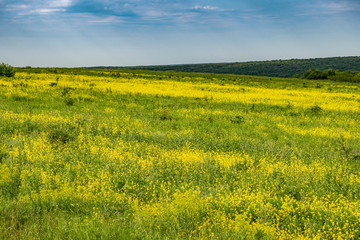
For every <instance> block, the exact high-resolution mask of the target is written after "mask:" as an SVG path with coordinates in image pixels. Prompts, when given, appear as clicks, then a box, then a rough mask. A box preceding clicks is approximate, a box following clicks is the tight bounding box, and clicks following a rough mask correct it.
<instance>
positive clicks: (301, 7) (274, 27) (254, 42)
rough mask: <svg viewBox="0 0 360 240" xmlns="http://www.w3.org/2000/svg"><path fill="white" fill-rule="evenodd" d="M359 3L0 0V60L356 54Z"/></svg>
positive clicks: (110, 61)
mask: <svg viewBox="0 0 360 240" xmlns="http://www.w3.org/2000/svg"><path fill="white" fill-rule="evenodd" d="M359 23H360V0H330V1H325V0H301V1H300V0H299V1H295V0H272V1H270V0H236V1H235V0H223V1H220V0H210V1H205V0H173V1H170V0H148V1H146V0H114V1H110V0H106V1H98V0H58V1H55V0H0V62H6V63H9V64H11V65H13V66H34V67H35V66H39V67H40V66H41V67H79V66H99V65H101V66H131V65H157V64H180V63H206V62H233V61H255V60H271V59H291V58H314V57H331V56H360V27H359V26H360V25H359Z"/></svg>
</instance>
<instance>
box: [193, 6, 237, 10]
mask: <svg viewBox="0 0 360 240" xmlns="http://www.w3.org/2000/svg"><path fill="white" fill-rule="evenodd" d="M192 9H193V10H205V11H221V12H225V11H233V9H223V8H220V7H217V6H209V5H207V6H200V5H195V6H194V7H193V8H192Z"/></svg>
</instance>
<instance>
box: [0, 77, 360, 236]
mask: <svg viewBox="0 0 360 240" xmlns="http://www.w3.org/2000/svg"><path fill="white" fill-rule="evenodd" d="M123 75H124V77H123V78H116V79H114V78H111V77H109V76H104V77H95V76H91V77H90V76H82V75H78V76H73V75H51V74H26V73H17V77H16V80H14V81H18V82H19V81H23V82H26V84H27V87H26V88H25V87H14V86H13V84H11V82H10V81H9V80H6V79H4V78H3V79H0V85H1V86H2V90H1V92H0V93H1V98H3V99H11V98H12V97H14V98H17V99H25V102H26V101H32V99H35V98H37V97H41V96H43V97H44V99H45V101H46V99H47V98H51V96H52V95H54V90H53V89H54V87H52V86H51V84H50V83H52V82H54V81H55V78H58V86H57V87H58V88H61V87H68V88H71V89H74V93H73V95H72V97H73V98H75V99H79V101H80V100H84V99H85V100H86V101H87V100H88V101H90V102H94V101H95V102H96V101H105V100H101V99H100V98H99V97H97V96H96V94H94V93H103V94H106V93H107V92H109V89H111V93H112V94H118V95H125V94H128V95H130V96H132V95H136V94H138V95H140V96H150V97H154V98H155V97H183V98H200V99H208V100H209V104H219V103H230V102H231V103H234V102H235V103H236V102H239V103H249V104H252V103H263V104H269V105H279V106H286V105H287V104H289V102H290V103H291V104H292V105H293V106H294V107H299V108H308V107H310V106H314V105H318V106H321V108H322V109H324V110H331V111H339V112H350V113H356V112H359V104H360V101H359V100H360V95H359V94H354V93H336V92H326V91H322V90H314V89H305V90H304V89H301V90H288V89H280V90H279V89H271V88H269V89H266V88H257V87H246V86H232V85H225V86H222V85H218V84H210V83H206V84H205V83H201V82H197V83H190V82H177V81H170V80H166V81H163V80H147V79H142V78H127V75H126V74H125V73H123ZM40 104H41V105H42V106H45V105H46V102H43V103H40ZM124 108H125V109H127V111H144V109H145V107H144V106H143V105H141V104H139V103H135V102H128V103H126V104H125V105H124ZM92 110H93V109H92V108H91V109H90V107H89V106H81V107H79V109H78V112H77V113H75V114H69V115H66V114H64V112H63V111H60V110H56V109H54V110H49V109H45V110H43V111H41V112H36V113H32V112H29V111H26V112H22V111H21V110H19V111H15V110H9V109H6V108H5V107H2V108H1V109H0V121H1V124H2V125H3V126H5V125H11V124H14V123H16V124H17V126H20V125H23V124H26V122H30V123H31V124H34V125H35V127H36V126H37V127H39V126H40V127H39V128H40V129H39V130H38V132H35V133H31V134H25V133H24V132H22V131H21V129H18V128H16V127H15V128H14V129H13V132H11V133H9V134H7V135H5V136H6V137H4V139H5V138H6V141H5V140H4V139H1V138H0V144H1V145H0V148H1V149H2V150H1V151H0V154H1V153H5V152H6V154H7V156H5V155H4V156H3V157H2V158H1V159H2V162H1V163H0V190H1V191H0V193H1V198H2V201H6V199H10V198H11V199H16V200H15V201H18V202H19V203H21V204H28V205H36V204H38V205H40V206H42V207H44V208H48V209H50V210H49V211H51V209H61V210H68V209H72V210H73V211H76V209H82V208H86V209H88V211H89V212H90V215H92V216H94V218H101V216H98V214H99V210H98V208H99V207H100V208H101V207H104V206H107V205H109V206H112V208H114V209H117V210H118V211H119V214H123V215H124V216H126V217H127V218H128V219H129V220H128V221H131V225H132V226H134V233H133V234H134V236H137V237H139V238H147V237H149V236H150V235H151V234H155V235H156V233H159V234H160V235H161V234H162V235H161V236H166V235H167V234H170V235H171V236H177V237H178V238H188V237H193V238H203V239H212V238H213V239H218V238H219V237H223V238H227V237H228V238H231V237H234V236H236V237H237V238H239V239H260V238H265V239H356V238H358V237H360V233H359V231H360V210H359V209H360V202H359V199H358V196H360V195H359V191H360V174H359V172H353V171H351V170H350V169H349V167H347V166H346V165H344V164H343V162H342V161H340V160H339V161H337V162H331V163H329V162H328V161H327V159H321V158H318V159H311V161H304V160H303V159H299V158H298V157H297V156H296V155H295V154H293V155H291V157H290V158H289V159H287V161H285V160H282V159H278V158H276V157H275V156H271V155H267V154H266V153H264V155H263V156H262V157H261V158H260V159H259V158H257V157H254V156H252V155H251V154H248V153H247V152H246V151H229V152H225V151H206V150H204V149H199V148H196V147H193V146H192V144H191V142H190V141H189V142H188V143H187V144H186V145H185V146H179V147H176V148H174V147H166V146H163V145H161V144H157V143H156V142H146V141H145V142H142V141H137V140H136V139H129V140H125V139H122V138H111V137H109V135H111V136H116V135H121V134H124V133H126V132H131V133H133V134H134V135H136V136H137V137H142V138H143V139H156V138H161V137H168V138H169V139H177V138H181V137H183V138H188V139H191V138H192V137H194V136H196V129H192V128H188V129H186V128H182V129H178V130H177V131H174V132H168V131H165V130H164V131H163V132H161V131H160V130H156V131H155V130H153V129H152V125H151V123H149V122H146V121H144V120H142V119H134V118H131V117H129V116H127V115H122V114H121V111H120V110H119V109H116V108H115V107H112V106H111V105H108V106H106V107H104V108H103V109H100V110H99V113H100V115H96V114H95V113H93V112H92ZM161 111H162V107H159V108H158V109H157V110H156V111H155V113H161ZM101 114H106V115H104V116H105V117H102V116H101ZM176 114H178V115H181V116H183V117H184V118H186V119H193V120H194V121H200V120H201V119H203V118H204V117H205V116H213V117H214V118H215V119H216V118H217V117H223V116H225V115H227V116H236V112H232V111H226V110H221V109H217V110H208V109H206V108H203V107H199V108H194V109H186V108H183V109H180V110H178V111H177V112H176ZM259 118H264V119H265V118H267V116H266V115H264V114H263V113H259ZM274 119H275V120H276V116H274ZM332 120H333V119H330V118H328V119H325V120H324V125H323V126H308V127H304V128H299V127H297V126H293V125H292V124H291V122H286V121H285V122H284V121H282V119H279V120H278V124H277V126H276V127H278V129H280V130H281V131H283V132H285V133H287V134H289V135H292V134H296V135H303V136H312V137H319V138H326V137H329V138H338V137H340V136H342V137H343V139H347V140H352V141H357V142H359V140H360V132H359V131H358V130H359V128H358V124H359V122H358V121H357V120H354V119H349V120H346V119H344V118H339V119H338V120H336V121H338V124H339V127H338V128H331V127H329V125H327V124H329V123H330V122H331V121H332ZM81 121H85V124H82V123H81ZM91 121H93V122H95V123H96V124H93V125H92V126H89V125H86V123H87V122H91ZM250 123H251V120H249V124H250ZM71 124H72V125H73V126H75V128H76V129H78V130H77V131H78V133H77V135H76V137H74V138H69V139H70V140H67V139H65V138H66V137H67V135H66V134H65V135H64V134H63V135H61V134H62V133H60V137H58V135H56V134H57V132H56V131H57V130H58V129H57V128H56V127H54V126H68V125H71ZM251 124H253V123H251ZM343 126H346V128H344V127H343ZM260 127H261V126H260ZM51 131H53V132H54V134H53V135H51V136H50V137H49V132H51ZM69 131H72V130H71V129H70V130H69ZM74 131H75V130H74ZM91 131H92V132H95V133H97V134H93V135H91V134H89V132H91ZM70 133H71V132H70ZM204 136H206V135H204ZM239 138H241V136H238V135H236V134H233V135H231V134H230V135H229V139H233V140H236V139H239ZM65 140H66V141H65ZM1 141H4V142H5V143H1ZM61 141H64V142H61ZM204 141H207V140H206V139H204ZM359 143H360V142H359ZM309 147H311V146H309ZM333 188H336V190H334V189H333ZM14 189H16V190H14ZM333 192H336V194H335V193H333ZM14 194H15V195H16V196H14ZM102 221H105V222H104V224H106V219H105V218H104V219H102Z"/></svg>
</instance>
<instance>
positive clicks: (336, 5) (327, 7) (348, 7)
mask: <svg viewBox="0 0 360 240" xmlns="http://www.w3.org/2000/svg"><path fill="white" fill-rule="evenodd" d="M301 8H303V9H304V11H303V12H302V13H300V14H298V15H300V16H302V15H305V16H306V15H330V14H339V13H346V12H354V11H359V10H360V3H359V2H355V1H341V2H340V1H330V2H329V1H318V2H317V3H315V4H303V5H302V6H301Z"/></svg>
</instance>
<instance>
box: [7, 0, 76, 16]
mask: <svg viewBox="0 0 360 240" xmlns="http://www.w3.org/2000/svg"><path fill="white" fill-rule="evenodd" d="M27 3H28V4H12V5H8V6H7V7H6V9H7V10H8V11H12V12H16V14H17V15H19V16H24V15H32V14H51V13H55V12H64V11H65V10H66V8H67V7H69V6H71V5H72V3H73V2H72V0H51V1H41V2H39V1H30V2H27Z"/></svg>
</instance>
